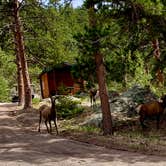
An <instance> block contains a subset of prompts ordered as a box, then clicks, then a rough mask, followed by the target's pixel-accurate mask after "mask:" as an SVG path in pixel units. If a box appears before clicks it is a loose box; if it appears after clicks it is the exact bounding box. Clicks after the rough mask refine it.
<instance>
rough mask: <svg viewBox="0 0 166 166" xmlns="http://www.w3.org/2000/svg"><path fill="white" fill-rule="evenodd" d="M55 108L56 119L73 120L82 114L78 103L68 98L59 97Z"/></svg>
mask: <svg viewBox="0 0 166 166" xmlns="http://www.w3.org/2000/svg"><path fill="white" fill-rule="evenodd" d="M56 107H57V114H58V118H73V117H75V116H77V115H78V114H80V113H82V112H83V108H82V107H81V106H80V101H78V100H74V99H73V98H71V97H69V96H63V97H60V98H59V99H58V102H57V104H56Z"/></svg>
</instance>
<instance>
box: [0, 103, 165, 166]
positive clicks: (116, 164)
mask: <svg viewBox="0 0 166 166" xmlns="http://www.w3.org/2000/svg"><path fill="white" fill-rule="evenodd" d="M15 109H16V106H15V105H14V104H7V103H6V104H0V166H37V165H40V166H131V165H132V166H133V165H134V166H165V165H166V158H165V157H161V156H160V157H159V156H148V155H142V154H139V153H131V152H127V151H119V150H109V149H105V148H102V147H97V146H94V145H90V144H86V143H80V142H76V141H71V140H67V139H64V138H60V137H57V136H56V135H55V134H53V135H49V134H46V133H44V132H43V133H42V134H39V133H38V132H37V131H36V130H33V129H32V130H31V129H30V128H29V129H27V128H23V127H21V126H19V125H18V122H17V121H16V119H15V117H14V116H10V111H12V110H15Z"/></svg>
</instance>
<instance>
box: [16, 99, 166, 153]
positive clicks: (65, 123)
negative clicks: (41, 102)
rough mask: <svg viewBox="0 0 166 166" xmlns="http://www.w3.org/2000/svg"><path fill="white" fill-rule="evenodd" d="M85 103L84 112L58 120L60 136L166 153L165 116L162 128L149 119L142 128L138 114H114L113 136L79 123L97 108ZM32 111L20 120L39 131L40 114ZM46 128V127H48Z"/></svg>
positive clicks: (20, 117) (112, 146)
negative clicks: (157, 127) (157, 128)
mask: <svg viewBox="0 0 166 166" xmlns="http://www.w3.org/2000/svg"><path fill="white" fill-rule="evenodd" d="M86 102H88V100H86ZM82 103H83V107H84V111H83V113H81V114H79V115H78V116H77V117H74V118H72V119H65V120H62V119H61V120H60V119H59V120H58V128H59V133H60V136H62V137H66V138H70V139H73V140H77V141H82V142H86V143H90V144H95V145H99V146H104V147H107V148H114V149H121V150H128V151H137V152H141V153H146V154H155V155H163V156H166V129H165V127H166V118H163V119H162V123H161V125H160V129H159V130H156V121H148V126H149V128H148V129H147V130H146V131H143V130H142V128H141V126H140V124H139V120H138V118H139V117H137V116H136V117H132V118H127V117H125V116H124V115H123V114H119V113H118V114H115V113H114V114H113V113H112V116H113V122H114V124H115V126H114V135H112V136H103V135H102V130H101V129H100V128H95V127H90V126H81V125H80V124H81V123H82V122H84V121H85V120H87V119H88V117H90V116H91V115H92V114H93V113H94V112H95V111H96V110H94V109H92V108H91V107H90V105H89V104H88V105H87V104H85V103H84V101H83V102H82ZM36 109H37V107H36ZM20 112H22V111H20ZM33 112H34V111H31V113H24V114H20V115H19V114H18V116H17V120H18V121H19V122H20V123H21V124H22V125H24V126H25V124H26V126H28V127H30V126H31V127H32V128H34V129H35V130H37V127H38V118H39V117H38V115H36V113H37V111H35V112H36V113H35V114H34V113H33ZM37 114H38V113H37ZM43 128H44V129H45V126H44V127H43Z"/></svg>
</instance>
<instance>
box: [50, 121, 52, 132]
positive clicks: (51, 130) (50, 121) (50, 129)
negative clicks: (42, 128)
mask: <svg viewBox="0 0 166 166" xmlns="http://www.w3.org/2000/svg"><path fill="white" fill-rule="evenodd" d="M49 125H50V134H51V133H52V127H51V120H49Z"/></svg>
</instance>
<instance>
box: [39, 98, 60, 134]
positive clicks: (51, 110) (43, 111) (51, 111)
mask: <svg viewBox="0 0 166 166" xmlns="http://www.w3.org/2000/svg"><path fill="white" fill-rule="evenodd" d="M50 99H51V107H50V106H48V105H42V106H41V107H40V108H39V113H40V118H39V128H38V132H40V124H41V121H42V118H43V119H44V122H45V125H46V128H47V132H48V133H50V134H51V133H52V127H51V121H54V125H55V128H56V133H57V135H58V127H57V123H56V121H57V112H56V107H55V100H56V99H57V97H53V96H51V97H50ZM47 122H49V125H50V130H49V128H48V125H47Z"/></svg>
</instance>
